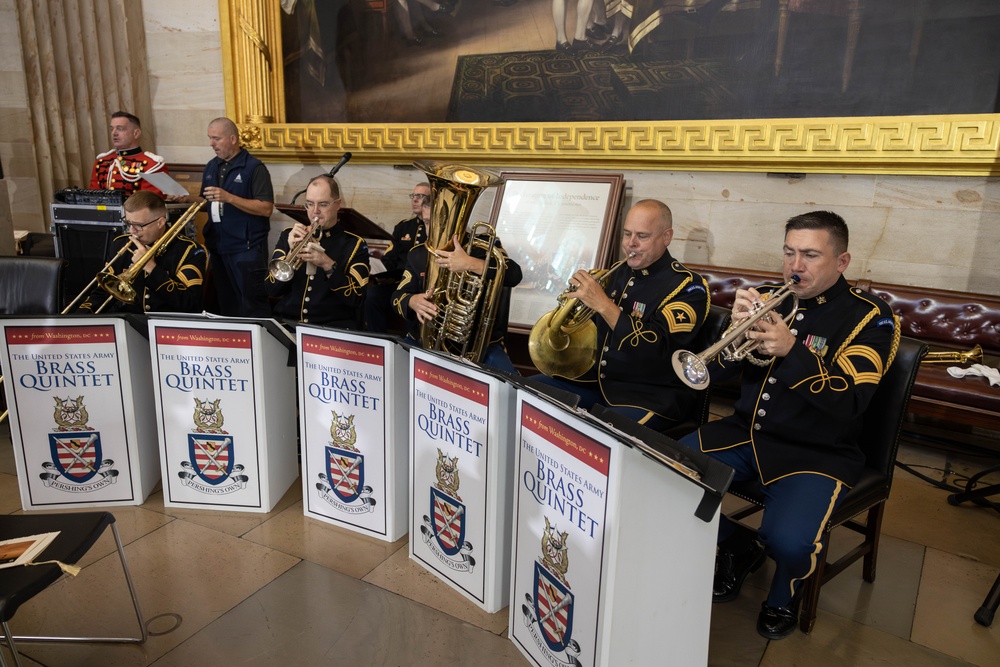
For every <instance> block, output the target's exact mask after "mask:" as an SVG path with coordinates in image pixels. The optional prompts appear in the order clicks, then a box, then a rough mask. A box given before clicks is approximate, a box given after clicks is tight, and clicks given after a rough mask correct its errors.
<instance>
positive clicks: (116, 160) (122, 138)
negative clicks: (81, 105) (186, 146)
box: [90, 111, 168, 197]
mask: <svg viewBox="0 0 1000 667" xmlns="http://www.w3.org/2000/svg"><path fill="white" fill-rule="evenodd" d="M141 136H142V127H141V126H140V123H139V119H138V118H137V117H135V116H133V115H132V114H130V113H128V112H125V111H116V112H114V113H113V114H111V145H112V146H114V148H112V149H111V150H109V151H108V152H107V153H101V154H100V155H98V156H97V159H96V160H94V168H93V170H92V171H91V173H90V189H91V190H121V191H123V192H124V193H125V195H126V196H130V195H131V194H132V193H133V192H135V191H136V190H149V191H151V192H155V193H156V194H158V195H160V196H161V197H162V196H163V193H162V192H160V191H159V190H158V189H157V188H155V187H153V186H152V185H151V184H150V183H149V181H147V180H146V179H144V178H143V177H142V175H143V174H153V173H156V172H162V173H164V174H166V173H168V169H167V163H166V162H164V161H163V158H162V157H160V156H159V155H154V154H153V153H150V152H148V151H143V150H142V148H141V147H140V146H139V137H141Z"/></svg>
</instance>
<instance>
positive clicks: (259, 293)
mask: <svg viewBox="0 0 1000 667" xmlns="http://www.w3.org/2000/svg"><path fill="white" fill-rule="evenodd" d="M264 252H265V250H264V245H263V244H261V245H259V246H256V247H254V248H250V249H248V250H238V251H236V252H231V253H226V254H222V253H216V254H213V255H212V262H213V264H212V279H213V282H214V283H215V292H216V297H217V299H218V302H219V304H218V305H219V313H220V314H222V315H232V316H237V317H271V306H270V305H269V304H268V301H267V293H266V292H265V291H264V280H265V279H266V278H267V257H266V256H265V254H264Z"/></svg>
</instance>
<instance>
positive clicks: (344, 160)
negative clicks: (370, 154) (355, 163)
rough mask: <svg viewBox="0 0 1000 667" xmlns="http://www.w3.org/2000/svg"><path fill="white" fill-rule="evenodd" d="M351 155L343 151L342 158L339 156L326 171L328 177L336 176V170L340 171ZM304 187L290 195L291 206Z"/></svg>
mask: <svg viewBox="0 0 1000 667" xmlns="http://www.w3.org/2000/svg"><path fill="white" fill-rule="evenodd" d="M352 157H353V156H352V155H351V152H350V151H348V152H346V153H344V156H343V157H342V158H340V162H338V163H337V164H335V165H334V167H333V169H331V170H330V171H329V172H327V174H326V175H327V176H329V177H330V178H333V177H334V176H336V174H337V172H338V171H340V168H341V167H343V166H344V165H345V164H347V161H348V160H350V159H351V158H352ZM306 188H308V186H306ZM306 188H302V189H301V190H299V191H298V192H296V193H295V196H294V197H292V202H291V205H292V206H294V205H295V200H296V199H298V198H299V196H300V195H301V194H303V193H304V192H305V191H306Z"/></svg>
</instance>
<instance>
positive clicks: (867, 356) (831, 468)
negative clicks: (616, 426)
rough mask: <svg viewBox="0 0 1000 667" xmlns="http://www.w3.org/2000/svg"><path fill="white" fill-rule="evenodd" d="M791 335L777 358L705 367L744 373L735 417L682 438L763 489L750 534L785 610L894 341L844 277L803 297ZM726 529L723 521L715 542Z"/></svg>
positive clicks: (875, 301) (884, 312) (851, 464)
mask: <svg viewBox="0 0 1000 667" xmlns="http://www.w3.org/2000/svg"><path fill="white" fill-rule="evenodd" d="M778 287H780V286H779V285H765V286H763V287H760V288H758V291H759V292H761V294H766V293H769V292H772V291H774V290H776V289H777V288H778ZM792 307H793V305H792V299H786V300H785V301H784V302H783V303H782V304H781V305H780V306H779V307H778V309H777V310H779V311H780V312H781V315H782V317H785V316H787V314H788V313H789V312H791V309H792ZM789 328H790V330H791V331H792V333H793V334H794V335H795V338H796V341H797V342H796V344H795V345H794V346H793V347H792V349H791V351H790V352H789V353H788V354H787V355H786V356H785V357H783V358H774V359H771V360H765V359H759V358H757V357H754V361H756V362H757V363H752V362H751V361H750V360H744V361H743V362H735V361H727V360H726V359H725V358H724V353H720V354H719V355H718V356H717V357H716V358H715V359H713V360H710V363H709V372H710V374H711V377H712V380H713V381H718V380H723V379H725V378H727V377H732V376H734V375H735V374H737V373H738V372H740V371H742V374H743V375H742V386H741V391H740V397H739V399H738V400H737V402H736V405H735V412H734V414H733V415H731V416H729V417H726V418H724V419H721V420H718V421H714V422H709V423H708V424H705V425H704V426H702V427H701V428H700V429H699V430H698V431H696V432H695V433H693V434H691V435H689V436H686V437H685V438H684V439H683V440H682V442H684V443H685V444H689V445H691V446H693V447H700V448H701V450H702V451H704V452H706V453H708V454H709V455H710V456H713V457H714V458H718V459H720V460H722V461H723V462H725V463H727V464H729V465H731V466H732V467H733V468H734V469H735V470H736V480H737V481H741V480H749V479H756V480H757V481H758V482H759V483H760V484H761V485H762V487H763V491H764V494H765V498H766V500H765V510H764V517H763V521H762V525H761V528H760V530H759V531H758V537H759V539H760V541H761V542H762V543H763V545H764V548H765V551H766V552H767V553H768V555H770V556H771V557H772V558H774V559H775V562H776V563H777V571H776V573H775V576H774V579H773V581H772V585H771V589H770V591H769V594H768V598H767V604H768V605H769V606H771V607H787V606H788V605H789V603H790V602H791V601H792V596H793V594H794V593H795V591H796V590H797V588H798V584H799V582H801V581H802V580H803V579H805V578H806V577H808V576H809V575H810V574H811V573H812V569H813V567H814V564H815V559H814V556H815V554H816V553H818V551H819V549H821V548H822V544H821V543H820V540H821V537H822V527H823V525H825V523H826V521H827V519H828V518H829V516H830V514H831V513H832V512H833V510H834V509H835V508H836V505H837V503H838V502H840V501H841V500H842V499H843V497H844V494H845V493H846V491H847V489H848V488H849V487H850V486H852V485H853V484H855V483H856V482H857V480H858V477H859V476H860V474H861V470H862V467H863V465H864V455H863V453H862V452H861V450H860V449H859V447H858V445H857V441H858V438H859V437H860V436H861V433H860V428H861V424H862V417H863V414H864V411H865V409H866V408H867V406H868V402H869V401H870V400H871V397H872V395H873V394H874V393H875V390H876V388H877V387H878V383H879V381H880V380H881V378H882V376H883V374H884V373H885V371H886V369H888V367H889V364H890V363H891V362H892V358H893V357H894V355H895V352H896V348H897V346H898V343H899V327H898V326H897V323H896V320H895V317H894V316H893V313H892V311H891V310H890V309H889V306H887V305H886V304H885V302H883V301H882V300H881V299H879V298H877V297H875V296H873V295H871V294H868V293H866V292H862V291H860V290H858V289H852V288H850V286H849V285H848V284H847V281H846V280H845V279H844V278H843V276H841V277H840V278H839V280H838V281H837V282H836V283H835V284H834V285H833V286H832V287H831V288H829V289H828V290H826V291H825V292H824V293H822V294H819V295H817V296H815V297H813V298H811V299H804V300H801V301H800V302H799V304H798V307H797V309H796V313H795V315H794V318H793V320H792V322H791V324H790V325H789ZM734 531H735V528H734V526H733V524H731V523H730V522H728V521H723V522H722V524H720V543H721V542H725V541H726V540H727V539H731V538H732V536H733V535H734Z"/></svg>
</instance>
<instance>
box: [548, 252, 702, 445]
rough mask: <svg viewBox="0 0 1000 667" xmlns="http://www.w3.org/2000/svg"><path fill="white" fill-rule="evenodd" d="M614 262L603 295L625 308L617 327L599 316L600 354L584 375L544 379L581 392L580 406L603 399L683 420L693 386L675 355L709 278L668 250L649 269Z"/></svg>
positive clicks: (650, 419) (651, 422)
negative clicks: (675, 366) (678, 367)
mask: <svg viewBox="0 0 1000 667" xmlns="http://www.w3.org/2000/svg"><path fill="white" fill-rule="evenodd" d="M621 264H622V262H619V263H618V264H615V265H614V266H613V267H612V270H613V271H614V273H613V274H612V276H611V280H610V282H609V283H608V285H607V286H606V287H605V290H604V291H605V294H607V295H608V297H610V298H611V300H612V301H614V302H615V304H616V305H617V306H618V308H619V310H620V311H621V315H620V316H619V318H618V323H617V324H616V325H615V328H614V329H611V327H609V326H608V323H607V322H605V321H604V318H603V317H601V316H600V315H597V316H595V317H594V323H595V324H596V325H597V361H596V362H595V364H594V366H593V367H591V368H590V369H589V370H588V371H587V372H585V373H584V374H583V375H581V376H580V377H579V378H576V379H572V378H558V377H557V378H556V379H555V380H550V379H547V378H546V376H538V377H537V379H538V380H539V381H541V382H544V383H545V384H551V385H554V386H557V387H560V388H562V389H566V390H568V391H571V392H575V393H580V394H581V403H580V405H581V407H584V408H589V407H590V406H591V405H592V404H593V403H595V402H600V403H601V404H603V405H606V406H608V407H610V408H611V409H612V410H615V411H616V412H620V413H621V414H624V415H625V416H627V417H629V418H631V419H635V420H636V421H638V422H639V423H640V424H645V425H647V426H649V427H650V428H653V429H661V428H664V427H666V426H669V425H670V423H671V422H675V421H681V420H683V419H685V418H686V417H687V416H688V415H689V414H690V412H691V410H692V409H693V408H694V405H695V402H696V400H697V395H696V392H695V391H694V390H693V389H691V388H689V387H688V386H687V385H685V384H684V383H683V382H681V381H680V380H679V379H678V378H677V374H676V373H674V370H673V366H672V364H671V362H670V357H671V355H672V354H673V353H674V351H675V350H679V349H690V347H691V344H692V343H693V342H694V341H695V337H696V336H697V334H698V331H699V330H700V329H701V326H702V325H703V324H704V323H705V318H706V317H707V316H708V310H709V306H710V302H709V294H708V285H707V283H706V282H705V280H704V278H702V277H701V276H700V275H698V274H697V273H694V272H693V271H691V270H690V269H688V268H687V267H685V266H684V265H683V264H681V263H680V262H678V261H676V260H674V258H673V257H671V255H670V252H669V251H666V252H664V253H663V256H662V257H660V258H659V259H658V260H656V261H655V262H653V263H652V264H650V265H649V266H647V267H646V268H644V269H638V270H633V269H631V268H629V267H628V266H621Z"/></svg>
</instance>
